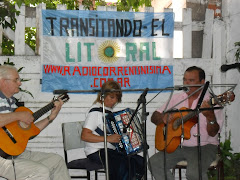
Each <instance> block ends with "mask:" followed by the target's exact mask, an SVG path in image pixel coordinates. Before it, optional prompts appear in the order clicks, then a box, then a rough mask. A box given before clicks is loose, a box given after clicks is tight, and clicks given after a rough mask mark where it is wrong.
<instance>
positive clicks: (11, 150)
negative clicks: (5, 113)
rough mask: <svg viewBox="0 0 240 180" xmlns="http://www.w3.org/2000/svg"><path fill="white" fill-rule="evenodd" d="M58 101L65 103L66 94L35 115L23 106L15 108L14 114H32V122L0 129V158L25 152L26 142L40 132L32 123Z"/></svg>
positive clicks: (16, 122)
mask: <svg viewBox="0 0 240 180" xmlns="http://www.w3.org/2000/svg"><path fill="white" fill-rule="evenodd" d="M58 99H61V100H62V101H63V102H67V101H68V100H69V97H68V95H67V94H66V93H64V94H61V95H59V96H58V97H57V98H55V99H54V100H53V101H52V102H50V103H49V104H47V105H46V106H44V107H43V108H41V109H39V110H38V111H36V112H35V113H32V111H31V110H30V109H28V108H26V107H23V106H22V107H19V108H17V109H16V110H15V112H22V111H28V112H30V113H32V115H33V117H34V120H33V122H32V123H31V124H30V125H27V124H25V123H24V122H20V121H14V122H12V123H10V124H7V125H5V126H3V127H2V128H0V137H1V140H0V148H1V149H0V156H1V157H4V158H6V157H8V156H9V155H11V156H17V155H20V154H21V153H22V152H23V151H24V150H25V148H26V146H27V143H28V140H29V139H30V138H31V137H34V136H36V135H38V134H39V133H40V130H39V129H38V127H36V126H35V124H34V122H35V121H36V120H37V119H38V118H40V117H41V116H42V115H44V114H45V113H47V112H48V111H49V110H51V109H52V108H54V102H55V101H57V100H58Z"/></svg>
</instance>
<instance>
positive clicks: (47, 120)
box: [35, 99, 63, 131]
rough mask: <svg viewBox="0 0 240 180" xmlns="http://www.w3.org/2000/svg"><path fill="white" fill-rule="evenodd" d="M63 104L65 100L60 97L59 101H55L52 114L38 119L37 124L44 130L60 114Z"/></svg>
mask: <svg viewBox="0 0 240 180" xmlns="http://www.w3.org/2000/svg"><path fill="white" fill-rule="evenodd" d="M62 105H63V101H62V100H61V99H58V100H57V101H54V108H53V109H52V111H51V114H50V115H49V116H48V117H46V118H45V119H43V120H41V121H38V122H37V123H36V124H35V125H36V126H37V127H38V128H39V129H40V131H42V130H43V129H44V128H45V127H47V126H48V125H49V124H50V122H52V121H53V120H54V119H55V118H56V117H57V115H58V113H59V111H60V110H61V108H62Z"/></svg>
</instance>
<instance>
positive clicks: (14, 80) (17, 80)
mask: <svg viewBox="0 0 240 180" xmlns="http://www.w3.org/2000/svg"><path fill="white" fill-rule="evenodd" d="M6 80H9V81H13V82H14V83H17V82H21V79H20V78H16V79H6Z"/></svg>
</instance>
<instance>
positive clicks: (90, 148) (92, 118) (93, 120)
mask: <svg viewBox="0 0 240 180" xmlns="http://www.w3.org/2000/svg"><path fill="white" fill-rule="evenodd" d="M100 107H102V104H100V103H96V104H94V105H93V106H91V107H90V109H89V110H88V112H87V113H86V120H85V123H84V126H83V128H87V129H89V130H91V131H92V133H93V134H95V135H98V136H99V134H98V133H97V132H96V131H95V130H96V129H97V128H100V129H101V130H102V131H103V113H102V112H99V111H93V112H90V113H89V111H90V110H91V109H92V108H100ZM105 109H106V110H109V111H112V109H110V108H107V107H105ZM107 147H108V148H110V149H115V148H116V147H115V146H113V145H112V144H110V143H107ZM103 148H104V142H98V143H90V142H85V148H84V151H85V154H86V156H88V155H90V154H92V153H95V152H97V151H98V150H100V149H103Z"/></svg>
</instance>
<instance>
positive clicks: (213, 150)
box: [149, 66, 223, 180]
mask: <svg viewBox="0 0 240 180" xmlns="http://www.w3.org/2000/svg"><path fill="white" fill-rule="evenodd" d="M183 84H184V85H199V84H202V85H203V84H205V72H204V70H202V69H201V68H199V67H196V66H192V67H189V68H188V69H187V70H186V71H185V73H184V77H183ZM198 88H199V87H198V86H190V87H189V91H187V92H182V93H177V94H175V95H173V97H172V98H171V100H170V102H169V104H168V107H167V109H169V108H171V107H173V106H175V105H176V104H177V103H179V102H180V101H182V100H184V99H185V98H187V97H188V95H190V94H192V93H193V92H194V91H196V90H197V89H198ZM201 92H202V91H201V90H200V91H198V92H197V93H195V94H194V95H192V96H190V97H188V98H187V99H186V100H185V101H183V102H182V103H181V104H179V105H177V106H176V107H175V109H180V108H181V107H186V108H190V109H195V108H196V107H197V103H198V100H199V97H200V95H201ZM209 97H210V93H209V92H208V91H207V92H206V94H205V96H204V99H203V102H202V105H201V108H210V107H211V106H210V103H208V101H209ZM165 108H166V104H164V105H163V106H162V107H161V108H159V109H157V110H156V111H155V112H154V113H153V114H152V117H151V121H152V122H153V123H154V124H155V125H159V124H163V123H164V124H166V123H167V122H171V121H174V118H175V117H180V118H181V115H179V116H177V114H179V112H177V113H163V111H164V110H165ZM167 109H166V110H167ZM195 117H196V118H197V116H195ZM199 123H200V141H201V142H200V146H201V164H202V167H201V168H200V169H201V172H202V174H200V175H201V177H202V179H204V180H206V179H208V177H207V170H208V168H209V166H210V164H211V163H212V162H213V161H214V160H215V159H216V154H217V150H218V144H219V141H218V133H219V132H220V130H221V128H222V125H223V111H222V110H219V109H217V110H216V109H215V110H211V109H210V110H206V111H201V112H200V113H199ZM168 125H171V123H168ZM183 127H184V128H185V129H186V128H187V127H186V126H183ZM188 128H191V127H188ZM168 129H169V128H168ZM189 131H190V132H191V135H190V139H188V140H186V139H185V140H183V143H182V144H181V143H180V142H179V144H181V145H182V147H180V146H176V150H175V151H173V152H171V153H168V152H166V153H164V150H165V149H163V151H159V152H158V153H156V154H154V155H153V156H152V157H150V160H149V169H150V171H151V172H152V174H153V176H154V178H155V179H156V180H160V179H164V178H166V177H167V178H166V179H168V180H173V179H174V177H173V174H172V173H171V172H170V169H171V168H173V167H174V166H175V165H176V164H177V163H178V162H179V161H181V160H186V161H187V164H188V165H187V171H186V176H187V179H190V180H198V179H199V171H198V169H199V168H198V136H197V135H198V128H197V123H196V124H194V125H193V126H192V128H191V129H189ZM170 133H174V131H169V130H168V132H167V133H166V136H168V134H170ZM162 134H163V133H162ZM185 134H186V133H185ZM171 135H173V134H171ZM169 136H170V135H169ZM155 138H156V137H155ZM156 143H157V142H156ZM160 143H161V142H160ZM162 143H164V142H162ZM164 147H166V146H165V145H164ZM164 154H165V157H164ZM164 158H166V159H165V160H166V161H164ZM164 162H165V163H164ZM165 172H166V174H165Z"/></svg>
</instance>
